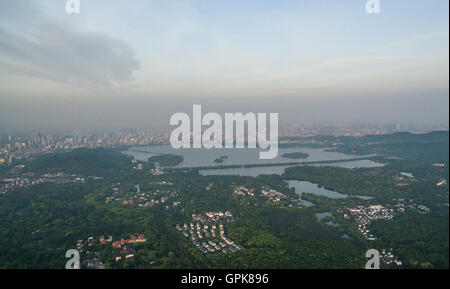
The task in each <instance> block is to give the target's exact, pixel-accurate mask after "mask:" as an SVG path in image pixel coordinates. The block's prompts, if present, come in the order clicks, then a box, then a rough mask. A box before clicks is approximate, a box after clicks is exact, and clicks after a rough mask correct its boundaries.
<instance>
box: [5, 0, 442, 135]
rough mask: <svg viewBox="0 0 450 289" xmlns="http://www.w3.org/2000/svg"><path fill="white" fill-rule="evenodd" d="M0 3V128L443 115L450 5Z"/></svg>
mask: <svg viewBox="0 0 450 289" xmlns="http://www.w3.org/2000/svg"><path fill="white" fill-rule="evenodd" d="M80 4H81V5H80V13H79V14H69V13H67V12H66V9H65V6H66V0H46V1H41V0H40V1H39V0H28V1H26V0H0V131H10V130H39V129H49V128H50V129H51V128H67V129H89V128H92V129H98V128H120V129H122V128H138V129H140V128H155V127H161V126H168V124H169V118H170V116H171V115H172V114H173V113H176V112H186V113H190V114H191V113H192V105H193V104H201V105H202V107H203V109H204V111H205V112H219V113H224V112H244V113H245V112H254V113H257V112H278V113H279V118H280V123H282V124H291V123H292V124H301V123H315V124H319V125H320V124H323V125H329V124H346V123H348V124H349V123H402V124H425V123H426V124H434V123H444V124H448V119H449V108H448V107H449V82H448V81H449V80H448V79H449V14H448V13H449V7H448V6H449V1H447V0H395V1H394V0H380V13H372V14H368V13H367V12H366V10H365V6H366V0H339V1H331V0H329V1H324V0H292V1H290V0H240V1H237V0H192V1H191V0H183V1H181V0H180V1H172V0H161V1H152V0H130V1H119V0H80Z"/></svg>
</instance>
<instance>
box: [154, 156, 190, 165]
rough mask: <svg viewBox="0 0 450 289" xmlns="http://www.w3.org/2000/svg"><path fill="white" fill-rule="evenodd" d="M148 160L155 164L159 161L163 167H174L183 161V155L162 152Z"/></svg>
mask: <svg viewBox="0 0 450 289" xmlns="http://www.w3.org/2000/svg"><path fill="white" fill-rule="evenodd" d="M148 162H149V163H150V165H153V166H154V165H155V163H159V166H161V167H174V166H176V165H178V164H181V163H182V162H183V157H182V156H179V155H172V154H162V155H157V156H152V157H150V158H149V159H148Z"/></svg>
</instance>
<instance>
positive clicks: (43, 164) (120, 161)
mask: <svg viewBox="0 0 450 289" xmlns="http://www.w3.org/2000/svg"><path fill="white" fill-rule="evenodd" d="M130 164H131V157H129V156H126V155H123V154H121V153H120V152H119V151H117V150H111V149H104V148H96V149H86V148H80V149H76V150H73V151H71V152H66V153H56V154H50V155H44V156H41V157H38V158H37V159H36V160H33V161H31V162H29V163H27V164H26V168H27V170H28V171H31V172H34V173H55V172H64V173H68V174H79V175H84V176H108V175H115V174H121V173H124V172H126V171H128V170H129V169H130Z"/></svg>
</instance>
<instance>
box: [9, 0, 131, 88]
mask: <svg viewBox="0 0 450 289" xmlns="http://www.w3.org/2000/svg"><path fill="white" fill-rule="evenodd" d="M5 2H7V3H8V4H7V5H6V4H5ZM12 2H15V1H2V2H1V4H0V11H3V12H2V13H1V14H0V16H4V19H5V21H4V22H2V23H0V71H1V72H2V73H15V74H24V75H28V76H33V77H38V78H42V79H47V80H52V81H58V82H64V83H69V84H72V85H76V86H94V87H95V86H110V85H112V84H114V83H116V82H120V81H128V80H130V79H132V73H133V71H135V70H137V69H138V68H139V62H138V60H136V58H135V56H134V54H133V51H132V50H131V48H130V47H129V46H128V45H127V44H126V43H125V42H124V41H122V40H120V39H115V38H113V37H110V36H109V35H107V34H105V33H102V32H94V31H85V30H76V29H74V28H72V27H69V26H68V25H66V24H64V23H61V22H60V21H57V20H55V19H47V18H45V17H40V16H39V15H38V16H33V17H32V18H30V17H28V16H29V15H30V14H32V13H30V9H36V10H35V13H40V11H41V10H40V9H37V8H35V7H31V6H28V5H25V4H24V1H18V2H17V3H16V4H12ZM14 5H16V6H15V7H14ZM14 8H15V9H14ZM2 9H4V10H2ZM17 9H18V10H17ZM19 13H23V15H22V16H23V19H26V21H27V22H28V25H25V26H24V25H20V24H16V23H13V22H14V21H15V20H16V21H17V20H20V18H17V17H18V14H19ZM34 15H35V14H34ZM11 16H14V18H12V17H11ZM13 19H15V20H13ZM30 21H31V22H32V25H31V26H30V25H29V24H30V23H29V22H30ZM14 24H16V25H14Z"/></svg>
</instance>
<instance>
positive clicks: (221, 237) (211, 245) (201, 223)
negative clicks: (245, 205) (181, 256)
mask: <svg viewBox="0 0 450 289" xmlns="http://www.w3.org/2000/svg"><path fill="white" fill-rule="evenodd" d="M222 217H223V218H227V220H229V221H232V220H233V219H232V218H233V216H232V214H231V213H230V212H228V211H226V212H225V213H222V212H208V213H205V214H199V215H196V214H193V215H192V218H193V220H194V221H195V222H196V223H195V224H194V222H191V223H190V224H189V225H188V224H186V223H185V224H184V225H180V224H177V225H176V226H175V227H176V229H177V230H179V231H180V232H182V234H183V236H185V237H186V238H189V239H190V241H191V242H192V243H193V244H194V245H195V246H196V247H197V248H198V249H199V250H200V251H201V252H202V253H204V254H205V255H206V256H208V257H210V256H212V255H213V254H216V253H224V254H228V253H234V252H236V251H238V250H241V249H243V248H242V247H241V246H239V245H237V244H235V243H234V242H233V241H232V240H230V239H228V238H227V237H226V235H225V229H224V225H223V224H222V223H219V224H218V225H217V224H216V222H217V221H219V220H220V219H221V218H222Z"/></svg>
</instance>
